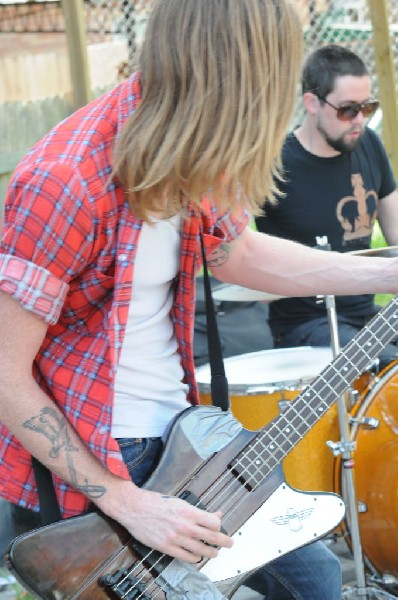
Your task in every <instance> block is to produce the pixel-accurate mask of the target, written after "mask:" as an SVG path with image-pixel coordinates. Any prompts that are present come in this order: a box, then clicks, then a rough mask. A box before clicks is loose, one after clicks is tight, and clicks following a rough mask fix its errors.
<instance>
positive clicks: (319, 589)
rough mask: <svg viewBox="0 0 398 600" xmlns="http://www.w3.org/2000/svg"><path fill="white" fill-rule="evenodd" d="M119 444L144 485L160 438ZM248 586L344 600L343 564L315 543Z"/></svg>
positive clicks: (287, 599)
mask: <svg viewBox="0 0 398 600" xmlns="http://www.w3.org/2000/svg"><path fill="white" fill-rule="evenodd" d="M118 443H119V446H120V449H121V452H122V455H123V460H124V462H125V463H126V465H127V467H128V469H129V473H130V476H131V479H132V480H133V481H134V482H135V483H136V484H137V485H142V484H143V483H144V482H145V480H146V479H147V478H148V477H149V475H150V474H151V472H152V471H153V469H154V468H155V467H156V465H157V463H158V460H159V458H160V455H161V452H162V442H161V440H160V438H146V439H145V438H144V439H139V440H137V439H125V438H123V439H118ZM245 585H246V586H247V587H250V588H251V589H253V590H255V591H256V592H259V593H260V594H262V595H263V596H264V598H266V599H267V600H340V599H341V588H342V573H341V565H340V561H339V560H338V558H337V557H336V556H335V555H334V554H333V552H331V551H330V550H329V549H328V548H327V547H326V546H325V544H324V543H323V542H320V541H319V542H313V543H312V544H309V545H308V546H304V547H303V548H300V549H299V550H295V551H293V552H290V553H289V554H287V555H286V556H283V557H281V558H278V559H277V560H274V561H273V562H271V563H268V564H267V565H266V566H265V567H262V568H261V569H259V570H258V571H257V572H256V573H255V574H254V575H252V576H251V577H249V578H248V579H247V580H246V581H245Z"/></svg>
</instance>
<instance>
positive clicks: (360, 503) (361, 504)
mask: <svg viewBox="0 0 398 600" xmlns="http://www.w3.org/2000/svg"><path fill="white" fill-rule="evenodd" d="M366 512H368V505H367V504H366V502H364V501H363V500H358V513H366Z"/></svg>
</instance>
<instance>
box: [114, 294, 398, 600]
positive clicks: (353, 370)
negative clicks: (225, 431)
mask: <svg viewBox="0 0 398 600" xmlns="http://www.w3.org/2000/svg"><path fill="white" fill-rule="evenodd" d="M392 302H393V301H392ZM377 317H378V318H380V313H379V315H377ZM384 324H387V325H388V327H389V328H391V325H390V324H389V322H388V321H385V323H384ZM384 324H383V323H382V324H381V325H382V327H383V325H384ZM369 329H370V328H369V326H367V327H365V328H364V330H362V332H364V334H365V337H368V335H366V334H369ZM365 330H367V331H365ZM370 333H372V335H374V336H375V341H376V343H377V344H378V345H381V348H383V347H384V345H385V344H380V341H379V339H378V337H376V335H377V333H378V334H379V335H380V334H381V333H382V331H381V330H380V331H378V332H377V331H376V333H375V334H373V332H370ZM393 335H394V333H393V334H392V335H391V338H392V337H393ZM359 337H361V336H359ZM362 337H363V336H362ZM391 338H390V339H391ZM359 342H360V340H358V341H357V342H356V344H357V346H356V347H355V342H354V345H353V346H352V348H354V351H355V354H354V355H353V356H352V358H351V359H350V358H349V357H348V356H344V357H343V358H344V359H348V360H349V361H350V362H351V360H352V359H354V358H355V356H356V354H357V350H360V353H359V354H360V357H362V355H363V351H362V350H361V347H360V346H359ZM387 343H388V342H387ZM368 344H370V345H371V346H372V347H373V348H374V346H373V344H371V343H370V342H368ZM350 348H351V346H350ZM377 353H378V352H375V354H377ZM342 355H344V352H343V353H340V354H339V355H338V356H337V357H336V358H335V359H334V361H333V362H332V363H331V365H329V366H328V367H327V368H326V369H325V370H324V371H323V372H322V373H324V372H325V371H328V370H333V368H334V365H335V363H336V362H339V361H338V359H339V358H340V362H341V357H342ZM364 358H365V359H366V361H367V363H366V364H365V366H367V364H369V357H368V356H365V357H364ZM345 371H346V374H347V372H348V373H349V375H350V376H351V377H352V376H353V375H355V374H356V375H360V374H361V373H362V372H363V371H362V370H360V369H358V367H357V366H356V365H355V364H353V363H351V369H348V367H347V366H346V368H345ZM322 373H321V375H320V378H317V380H316V382H318V381H322V385H323V386H326V388H327V390H329V391H332V393H334V394H335V395H336V391H335V390H334V388H332V387H331V383H329V382H328V381H327V380H325V379H324V377H322ZM335 373H337V374H338V375H340V379H341V378H342V377H341V373H340V371H335ZM354 379H355V377H352V379H351V381H349V379H347V381H346V382H345V384H347V385H346V387H348V386H349V385H350V383H351V382H352V381H354ZM347 382H348V383H347ZM311 387H312V386H311V385H310V386H307V387H306V388H305V390H303V392H302V393H300V394H299V397H298V398H297V401H299V402H300V401H301V400H303V401H304V397H305V396H306V395H307V396H308V395H311ZM307 390H308V391H307ZM312 391H313V394H315V396H318V397H319V399H320V396H321V392H322V391H323V388H321V390H320V391H319V392H316V391H315V390H312ZM342 391H344V390H342ZM338 396H339V393H337V395H336V399H337V397H338ZM334 401H335V400H334ZM334 401H333V402H332V403H331V404H330V405H327V404H326V405H325V406H326V409H329V408H330V407H331V405H332V404H333V403H334ZM293 405H294V402H292V404H291V406H290V407H289V409H287V411H286V412H285V413H283V414H282V417H284V420H285V421H286V420H287V419H288V416H289V414H288V413H290V412H293V413H295V414H296V407H295V406H293ZM305 406H306V407H307V408H308V406H307V405H305ZM293 408H294V410H293ZM309 408H310V410H312V411H313V412H314V409H312V407H311V406H310V407H309ZM321 408H322V414H321V415H319V414H318V413H314V416H315V418H316V420H317V421H318V420H319V419H320V418H322V417H323V410H324V409H323V407H321ZM297 416H300V414H299V413H298V412H297ZM279 420H281V419H279ZM304 423H305V424H307V423H306V422H305V420H304ZM275 428H276V423H271V426H270V427H269V428H267V431H266V432H261V434H260V435H259V439H256V438H254V440H255V441H254V445H253V446H254V447H251V448H250V451H249V452H251V453H253V450H254V449H255V448H256V446H258V445H260V446H261V448H262V449H264V448H266V446H265V445H264V444H263V438H264V437H265V436H266V434H268V437H270V434H271V433H272V431H273V429H275ZM277 433H278V435H277V436H276V437H275V438H274V441H275V443H277V438H278V437H279V436H280V435H283V436H284V438H285V440H287V439H288V438H287V437H286V433H290V431H289V429H286V433H284V432H282V431H280V430H278V431H277ZM299 439H301V438H300V437H299ZM270 449H272V446H271V448H270ZM247 454H248V453H247ZM286 454H287V453H286ZM286 454H285V455H284V456H286ZM244 457H245V455H243V458H244ZM243 458H241V459H240V462H241V463H242V464H243ZM269 458H271V457H269ZM279 462H280V460H278V461H277V463H276V464H279ZM249 463H250V460H249ZM263 464H265V465H267V466H268V463H267V461H266V462H265V463H263ZM276 464H275V465H273V466H272V467H269V468H272V469H273V468H274V467H275V466H276ZM249 466H250V464H249ZM257 470H259V469H257ZM245 472H249V467H245V468H244V471H243V472H242V473H245ZM229 475H230V473H225V474H224V475H223V476H222V477H221V478H220V479H223V478H224V479H225V478H227V477H228V476H229ZM220 479H219V480H218V481H217V485H219V483H220ZM262 479H263V480H264V476H263V474H262ZM256 483H257V486H258V485H259V483H258V482H256ZM234 484H235V482H231V483H230V488H232V486H233V485H234ZM242 487H243V486H242ZM215 488H216V486H215V485H213V487H211V488H210V490H211V491H212V493H214V490H215ZM227 491H228V487H226V488H225V489H224V492H223V493H224V494H225V493H227ZM238 491H240V490H238ZM209 494H210V491H208V492H207V493H206V494H205V495H204V496H203V498H202V500H201V501H202V502H203V499H205V498H206V496H208V495H209ZM237 495H238V494H237V493H236V492H235V493H234V494H233V495H232V498H231V497H230V501H232V500H233V501H234V502H233V508H232V511H231V509H227V510H226V514H225V515H224V516H225V517H226V518H227V517H228V516H231V515H232V514H233V513H234V512H235V511H236V510H237V509H238V508H239V507H240V505H241V503H242V502H243V501H244V499H245V498H240V500H239V502H238V503H236V497H237ZM234 496H235V497H234ZM216 501H217V502H218V503H219V502H220V496H216V498H215V499H214V500H213V501H212V502H216ZM221 506H223V505H222V504H221ZM223 508H225V507H223ZM208 509H209V510H210V509H211V503H210V504H209V507H208ZM152 552H154V551H153V550H151V551H150V552H149V553H148V555H147V557H145V558H144V559H142V561H140V563H139V564H138V565H134V568H133V569H132V570H131V573H132V571H133V570H135V569H137V567H139V566H140V565H144V561H145V560H147V559H148V557H149V556H150V555H151V553H152ZM164 556H166V555H162V556H161V557H160V558H159V559H158V561H156V563H155V566H156V565H157V564H158V562H159V561H161V559H162V557H164ZM143 568H144V569H145V567H143ZM144 576H145V574H144V575H143V577H144ZM126 578H127V577H126ZM126 578H125V579H126ZM157 579H159V576H157V577H156V578H155V579H154V581H153V582H151V583H150V585H152V584H154V583H155V582H156V580H157ZM124 581H125V580H124ZM118 586H119V584H118ZM159 587H161V586H159ZM132 589H133V588H132ZM148 589H149V586H148V587H147V588H146V590H145V591H143V593H142V595H140V596H139V598H142V597H143V595H144V594H145V593H146V592H147V591H148ZM161 592H164V593H165V590H164V589H159V590H158V592H157V593H156V595H155V596H153V598H156V596H157V595H158V594H159V593H161ZM128 593H129V592H126V594H124V595H123V596H122V597H126V596H127V594H128Z"/></svg>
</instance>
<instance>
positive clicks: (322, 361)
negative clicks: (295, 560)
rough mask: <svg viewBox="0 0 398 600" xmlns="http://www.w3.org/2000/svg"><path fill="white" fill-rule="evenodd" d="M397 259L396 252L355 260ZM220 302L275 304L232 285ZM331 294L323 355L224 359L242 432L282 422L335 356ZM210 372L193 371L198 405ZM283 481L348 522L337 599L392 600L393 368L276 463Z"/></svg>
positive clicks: (206, 395)
mask: <svg viewBox="0 0 398 600" xmlns="http://www.w3.org/2000/svg"><path fill="white" fill-rule="evenodd" d="M352 254H358V255H363V256H385V257H396V256H398V246H390V247H387V248H380V249H372V250H364V251H359V252H353V253H352ZM213 297H214V299H215V300H218V301H232V302H234V301H240V302H244V301H249V302H252V301H261V302H273V301H274V300H276V299H279V298H283V296H277V295H274V294H268V293H265V292H261V291H257V290H251V289H247V288H243V287H240V286H237V285H226V284H222V285H220V286H218V287H217V288H215V289H214V291H213ZM334 300H335V299H334V296H325V297H324V301H325V306H326V310H327V314H328V320H329V327H330V338H331V347H330V348H329V347H328V348H321V347H319V348H315V347H310V346H306V347H297V348H283V349H277V350H264V351H260V352H252V353H249V354H243V355H239V356H232V357H229V358H227V359H225V361H224V367H225V373H226V376H227V379H228V383H229V389H230V403H231V410H232V412H233V414H234V415H235V417H236V418H237V419H238V420H240V421H241V422H242V424H243V425H244V427H246V428H247V429H249V430H258V429H260V428H262V427H264V426H266V425H267V424H268V423H269V422H270V421H272V420H273V419H274V418H275V417H277V416H278V414H280V413H281V412H282V411H283V410H284V408H286V406H287V405H289V404H290V402H291V401H292V400H294V399H295V397H296V396H297V395H298V394H299V392H300V391H301V390H303V389H304V388H305V387H306V386H307V385H308V384H309V383H310V382H312V381H313V380H314V379H315V377H316V376H317V375H318V374H319V373H320V372H321V370H322V369H323V368H324V367H325V366H326V365H328V364H329V363H330V362H331V361H332V359H333V358H334V357H336V356H337V355H338V354H339V352H340V347H339V339H338V329H337V316H336V309H335V302H334ZM210 377H211V373H210V366H209V365H208V364H207V365H203V366H201V367H198V368H197V371H196V378H197V383H198V388H199V394H200V398H201V402H202V403H203V404H211V393H210ZM283 470H284V473H285V478H286V481H287V482H288V483H289V484H290V485H291V486H292V487H294V488H297V489H299V490H305V491H326V492H336V493H338V494H339V495H341V496H342V498H343V500H344V502H345V505H346V517H345V520H344V522H343V523H342V524H341V525H340V526H339V528H338V529H337V530H336V531H335V532H333V534H332V537H333V538H343V539H344V540H345V542H346V543H347V545H348V547H349V549H350V551H351V553H352V556H353V560H354V567H355V579H356V585H355V586H352V587H349V586H345V587H344V588H343V591H342V597H343V598H398V540H397V534H398V361H394V362H392V363H391V364H390V365H388V366H387V367H385V368H384V369H383V370H382V371H381V372H378V366H377V362H376V363H374V364H372V365H370V366H369V368H368V369H367V370H366V371H365V372H363V373H361V374H360V375H359V376H358V378H357V379H356V380H355V382H354V383H353V385H352V386H351V387H350V388H349V389H348V390H347V391H346V392H345V393H344V394H343V395H342V396H341V397H340V398H338V400H337V402H336V403H335V404H334V405H333V406H332V407H331V408H330V409H329V410H328V411H327V412H326V414H324V416H323V417H322V418H321V419H320V420H319V421H318V422H317V423H316V424H315V425H314V426H313V428H312V429H311V430H310V431H309V432H308V433H307V434H306V435H305V437H303V439H301V441H300V442H299V443H298V444H297V445H296V446H295V448H294V449H293V450H292V451H291V452H290V453H289V454H288V456H287V457H286V458H285V459H284V461H283Z"/></svg>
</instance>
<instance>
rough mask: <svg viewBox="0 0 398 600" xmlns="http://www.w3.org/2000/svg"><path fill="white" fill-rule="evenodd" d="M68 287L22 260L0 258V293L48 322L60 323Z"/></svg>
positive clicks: (6, 257) (14, 257)
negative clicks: (5, 294) (10, 297)
mask: <svg viewBox="0 0 398 600" xmlns="http://www.w3.org/2000/svg"><path fill="white" fill-rule="evenodd" d="M68 289H69V286H68V284H67V283H65V282H63V281H61V280H60V279H58V278H57V277H55V276H54V275H52V273H50V272H49V271H47V270H45V269H43V268H41V267H38V266H37V265H34V264H33V263H31V262H29V261H26V260H24V259H22V258H18V257H16V256H12V255H9V254H8V255H0V290H1V291H3V292H5V293H7V294H9V295H10V296H12V298H14V299H15V300H17V301H18V302H19V303H20V304H21V306H23V307H24V308H25V309H26V310H30V311H32V312H33V313H35V315H37V316H38V317H40V318H41V319H43V320H44V321H46V323H49V324H50V325H52V324H54V323H56V322H57V320H58V318H59V315H60V312H61V308H62V306H63V304H64V301H65V297H66V294H67V292H68Z"/></svg>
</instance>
